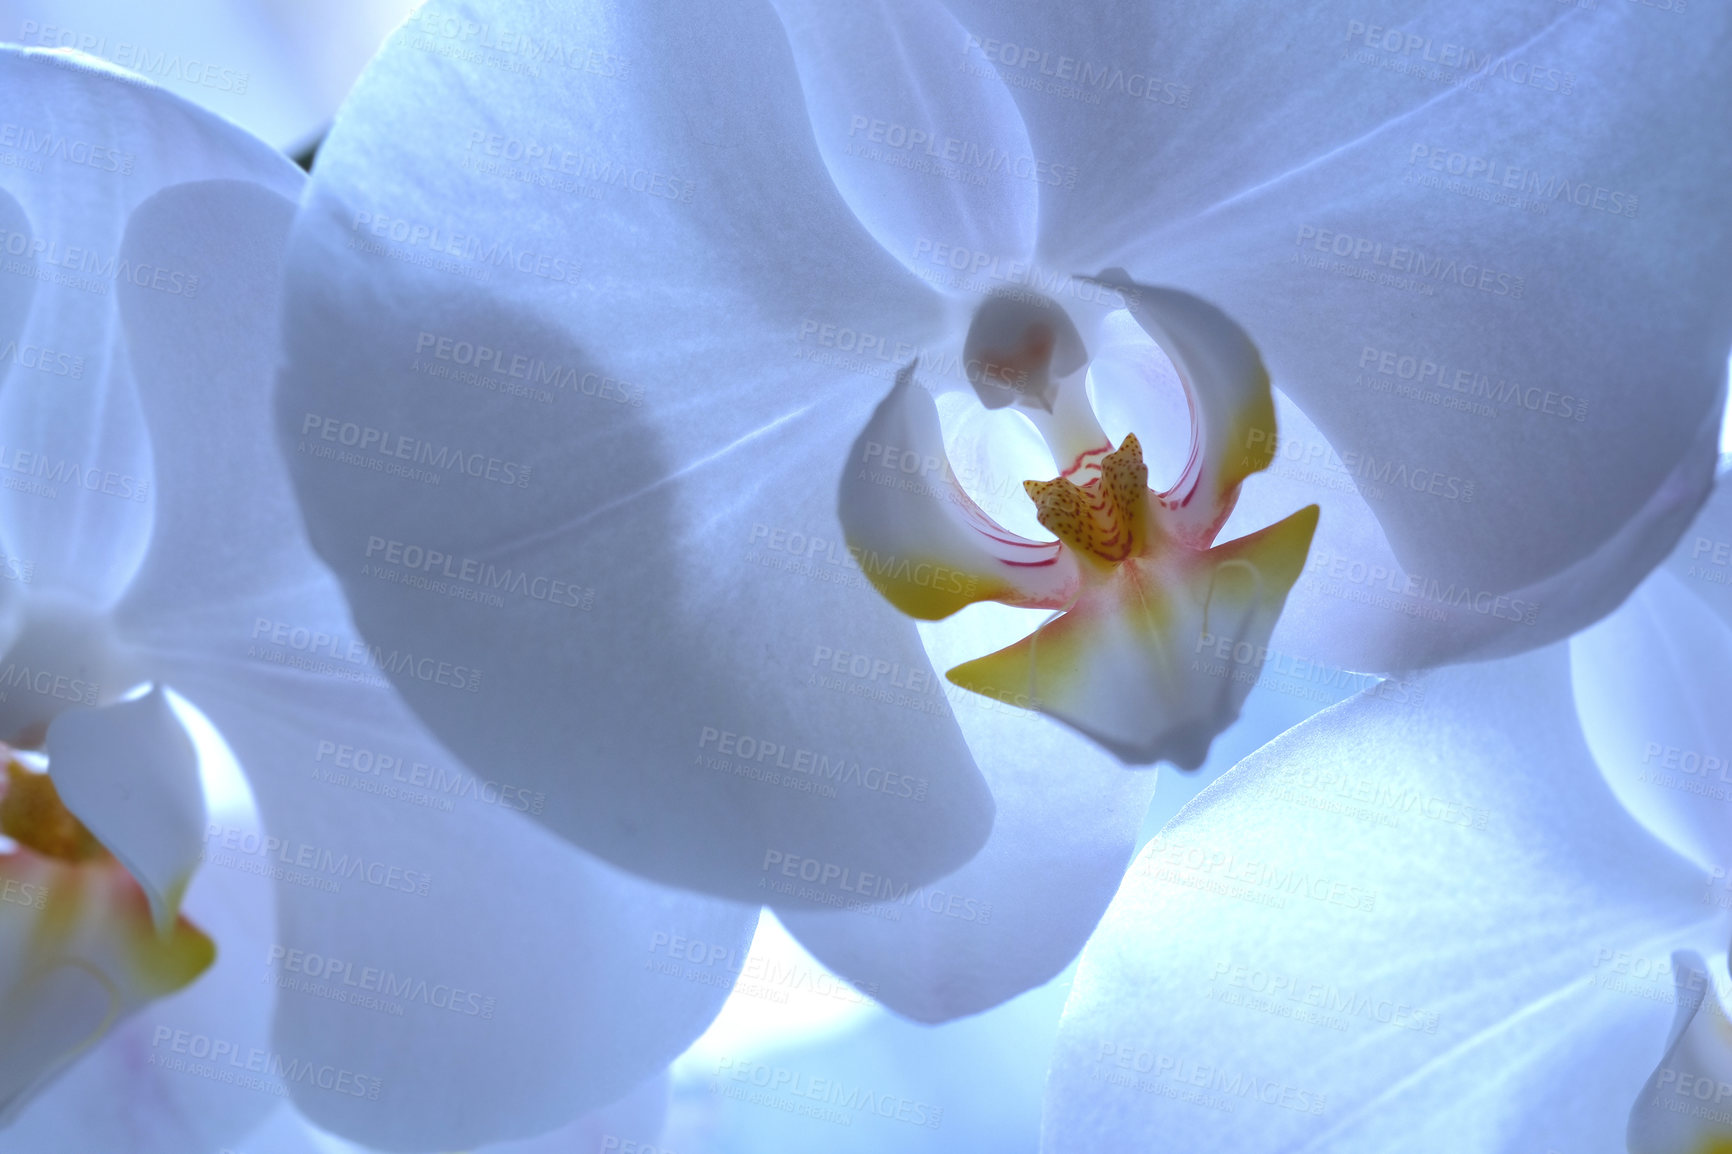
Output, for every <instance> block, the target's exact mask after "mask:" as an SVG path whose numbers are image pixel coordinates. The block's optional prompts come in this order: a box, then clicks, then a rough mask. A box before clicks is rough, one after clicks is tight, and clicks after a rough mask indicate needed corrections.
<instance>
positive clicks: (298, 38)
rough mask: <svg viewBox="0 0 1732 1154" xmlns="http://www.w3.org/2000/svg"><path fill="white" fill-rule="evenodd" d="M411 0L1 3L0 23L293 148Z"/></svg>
mask: <svg viewBox="0 0 1732 1154" xmlns="http://www.w3.org/2000/svg"><path fill="white" fill-rule="evenodd" d="M411 7H412V5H411V4H410V3H408V0H295V2H291V3H283V2H281V0H243V2H241V3H229V2H226V0H163V2H162V3H158V4H152V5H150V6H149V7H148V8H139V7H136V6H134V5H130V4H118V3H114V2H113V0H72V2H70V3H59V2H55V0H4V2H3V3H0V27H4V28H5V31H6V35H7V36H8V37H9V38H11V39H14V40H16V41H17V42H19V43H21V44H24V45H26V46H28V47H31V48H61V49H77V50H78V51H80V52H86V53H89V54H91V55H92V56H95V57H100V58H101V59H103V60H105V61H107V62H108V63H109V64H112V65H117V66H119V67H121V68H125V69H128V70H129V71H132V72H136V73H139V74H141V75H143V76H144V77H145V78H146V79H148V80H150V81H151V82H152V83H155V84H161V85H163V86H165V87H166V88H168V89H169V90H170V91H172V92H174V93H176V94H177V95H178V96H179V97H181V98H182V99H185V100H189V101H192V102H193V103H196V104H200V105H203V106H204V107H206V108H209V109H210V110H211V111H212V112H214V113H217V114H218V115H220V116H222V117H224V118H226V119H228V120H231V121H233V122H235V123H236V124H239V125H240V126H241V127H243V128H244V129H246V130H247V131H248V132H250V133H252V134H254V135H256V136H259V137H262V138H264V139H265V140H267V141H269V142H270V143H271V144H272V145H273V146H274V147H277V148H282V149H291V148H301V147H304V146H305V145H306V144H307V143H308V142H309V139H310V138H311V137H313V136H314V135H315V134H316V133H318V132H322V131H323V130H324V128H325V126H326V125H327V124H328V123H329V122H330V119H331V116H332V114H333V113H335V112H336V110H337V106H338V104H339V103H341V102H342V99H343V97H344V95H345V94H346V93H347V92H348V90H349V88H350V86H351V85H352V84H353V83H354V80H355V76H356V75H357V74H358V73H359V72H360V71H361V66H362V65H364V64H365V63H366V62H367V58H368V57H369V56H370V55H372V53H373V51H374V50H375V49H376V48H377V47H378V45H379V42H380V41H381V40H383V39H384V37H385V34H386V33H387V32H389V31H390V30H391V28H392V26H393V25H395V24H396V23H398V22H399V21H400V20H402V18H403V17H404V16H406V15H407V14H408V13H409V10H410V8H411ZM31 127H32V128H37V126H36V125H31ZM57 128H58V126H55V128H54V129H49V131H54V130H56V129H57ZM43 129H48V125H43V126H41V128H37V131H42V130H43ZM34 139H40V138H39V137H36V138H34ZM40 147H41V148H42V149H43V150H44V151H48V150H49V149H52V148H53V146H52V145H42V146H40ZM50 154H51V155H52V153H50Z"/></svg>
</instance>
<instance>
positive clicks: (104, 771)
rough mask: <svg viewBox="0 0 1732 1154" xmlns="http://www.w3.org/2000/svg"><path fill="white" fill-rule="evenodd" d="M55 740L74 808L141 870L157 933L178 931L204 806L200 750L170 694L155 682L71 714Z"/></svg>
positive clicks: (59, 776) (57, 769) (51, 746)
mask: <svg viewBox="0 0 1732 1154" xmlns="http://www.w3.org/2000/svg"><path fill="white" fill-rule="evenodd" d="M47 748H48V758H49V765H50V766H51V771H50V772H52V774H53V775H54V784H55V787H56V788H57V789H58V790H59V792H60V796H61V798H62V800H63V801H64V802H65V803H66V808H67V809H69V810H71V811H72V813H73V815H74V816H76V817H77V818H78V820H79V821H81V822H83V823H84V824H85V826H86V827H87V828H88V829H89V830H90V832H91V833H93V834H95V835H96V837H97V839H98V840H99V841H101V842H102V844H103V845H104V846H105V847H106V848H107V849H108V851H109V852H110V853H112V854H113V855H114V856H115V857H116V858H118V859H119V860H120V863H121V864H122V865H124V866H125V867H126V868H127V870H128V871H129V872H130V873H131V874H132V876H133V877H134V878H135V879H137V881H138V884H139V885H140V886H142V887H143V889H144V892H145V896H146V897H148V898H149V899H150V912H151V917H152V919H153V920H154V921H155V922H156V928H157V932H158V933H161V934H167V933H169V932H170V930H172V929H173V927H174V922H175V918H176V917H177V916H178V915H179V912H180V901H181V897H182V896H183V895H184V894H185V893H186V887H187V886H188V885H190V884H191V883H192V875H193V871H194V870H196V869H197V868H198V863H199V860H200V858H201V857H202V855H203V852H204V827H205V805H204V789H203V786H202V784H201V783H200V779H199V768H198V751H197V750H195V749H194V748H193V744H192V739H191V738H190V737H188V736H187V732H186V730H185V729H184V728H182V727H181V724H180V720H179V719H178V718H176V717H175V715H174V710H173V709H171V708H170V707H169V704H168V696H167V694H165V693H164V692H163V691H162V687H161V686H160V685H159V686H153V687H152V688H151V690H150V692H148V693H146V694H145V695H144V696H142V697H138V698H134V699H132V700H130V701H121V702H117V703H115V704H113V705H108V706H103V707H102V708H99V709H74V710H71V711H69V712H67V713H63V714H61V715H60V716H59V717H58V718H57V719H55V721H54V724H53V725H51V726H50V727H49V729H48V746H47Z"/></svg>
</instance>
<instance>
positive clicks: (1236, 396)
mask: <svg viewBox="0 0 1732 1154" xmlns="http://www.w3.org/2000/svg"><path fill="white" fill-rule="evenodd" d="M1099 280H1100V283H1101V284H1104V285H1106V286H1107V287H1109V288H1113V289H1117V290H1118V291H1119V292H1120V293H1122V294H1123V295H1124V298H1125V305H1126V307H1127V308H1128V309H1129V311H1130V314H1131V316H1133V317H1135V318H1136V321H1137V324H1139V325H1141V326H1142V329H1143V331H1144V332H1146V333H1147V334H1148V335H1149V338H1150V339H1151V340H1153V341H1154V342H1155V343H1156V344H1157V345H1159V346H1160V347H1161V351H1162V352H1164V353H1166V355H1167V357H1168V358H1169V359H1170V360H1171V361H1172V364H1173V367H1174V369H1176V370H1177V373H1178V378H1179V382H1180V384H1181V385H1183V386H1184V390H1185V399H1186V401H1187V402H1189V406H1190V412H1191V452H1190V457H1189V459H1188V460H1187V461H1186V462H1185V466H1184V468H1183V469H1182V470H1181V471H1180V473H1179V477H1178V480H1176V481H1175V482H1174V483H1173V485H1172V486H1171V487H1170V488H1169V489H1168V490H1167V491H1165V492H1163V493H1162V494H1161V524H1162V526H1163V527H1164V528H1166V529H1167V531H1168V532H1170V533H1172V534H1173V535H1174V536H1176V537H1178V538H1179V539H1180V540H1181V541H1183V542H1185V543H1186V544H1187V545H1189V546H1191V547H1192V548H1198V549H1202V548H1207V547H1208V546H1209V545H1211V544H1213V543H1214V540H1215V535H1216V534H1217V533H1218V532H1220V529H1221V526H1222V524H1223V523H1225V522H1226V520H1227V517H1228V515H1229V514H1231V513H1232V511H1233V504H1234V502H1235V501H1237V500H1238V497H1239V485H1240V483H1241V482H1243V481H1244V479H1245V478H1246V477H1248V476H1250V475H1251V474H1253V473H1256V472H1260V471H1262V470H1263V469H1265V468H1267V467H1268V466H1269V462H1270V461H1272V460H1273V459H1274V455H1275V402H1274V399H1273V397H1272V396H1271V394H1270V390H1269V373H1268V371H1267V370H1265V369H1264V368H1263V360H1262V358H1261V357H1260V356H1259V355H1258V353H1257V346H1256V345H1254V344H1252V343H1251V338H1250V337H1249V336H1247V335H1246V334H1245V330H1244V329H1242V328H1240V327H1239V326H1238V325H1237V324H1235V323H1234V321H1233V319H1232V318H1231V317H1229V316H1227V315H1226V314H1225V313H1223V312H1222V311H1221V310H1220V309H1218V308H1216V307H1215V306H1214V305H1211V304H1209V303H1208V302H1207V301H1204V300H1200V299H1198V298H1197V297H1194V296H1192V295H1191V294H1189V293H1186V292H1180V291H1177V290H1174V289H1167V288H1154V287H1150V286H1148V285H1141V284H1137V283H1136V282H1134V281H1132V280H1131V279H1130V277H1129V275H1127V274H1126V273H1125V271H1124V270H1123V269H1116V268H1115V269H1108V270H1107V271H1106V272H1104V273H1102V274H1101V276H1100V278H1099Z"/></svg>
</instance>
